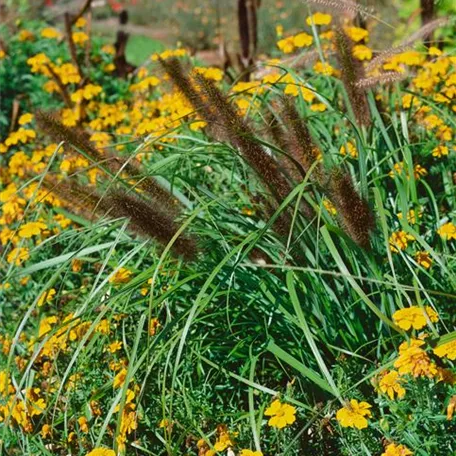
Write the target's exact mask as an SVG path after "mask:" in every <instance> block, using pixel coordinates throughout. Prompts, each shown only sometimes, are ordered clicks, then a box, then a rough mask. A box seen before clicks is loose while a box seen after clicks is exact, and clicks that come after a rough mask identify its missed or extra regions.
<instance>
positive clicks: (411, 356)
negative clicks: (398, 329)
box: [394, 339, 438, 378]
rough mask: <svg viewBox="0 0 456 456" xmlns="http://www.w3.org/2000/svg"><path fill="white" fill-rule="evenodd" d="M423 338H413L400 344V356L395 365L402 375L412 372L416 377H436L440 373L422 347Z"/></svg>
mask: <svg viewBox="0 0 456 456" xmlns="http://www.w3.org/2000/svg"><path fill="white" fill-rule="evenodd" d="M423 345H424V341H423V340H419V339H412V340H411V341H410V342H403V343H402V344H401V345H400V346H399V357H398V358H397V360H396V361H395V363H394V367H395V368H396V369H397V370H398V371H399V373H400V374H401V375H405V374H410V375H413V376H414V377H430V378H432V377H435V376H436V375H437V374H438V369H437V367H436V365H435V364H434V363H433V362H432V361H431V360H430V358H429V356H428V354H427V353H426V351H425V350H424V349H423V348H422V346H423Z"/></svg>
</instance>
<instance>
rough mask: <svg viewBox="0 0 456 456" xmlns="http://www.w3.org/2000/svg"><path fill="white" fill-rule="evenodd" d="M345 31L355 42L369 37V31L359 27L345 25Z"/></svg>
mask: <svg viewBox="0 0 456 456" xmlns="http://www.w3.org/2000/svg"><path fill="white" fill-rule="evenodd" d="M345 33H346V34H347V35H348V36H349V38H350V39H352V40H353V41H355V42H356V43H357V42H358V41H362V40H366V41H367V39H368V38H369V32H368V31H367V30H365V29H363V28H360V27H347V28H345Z"/></svg>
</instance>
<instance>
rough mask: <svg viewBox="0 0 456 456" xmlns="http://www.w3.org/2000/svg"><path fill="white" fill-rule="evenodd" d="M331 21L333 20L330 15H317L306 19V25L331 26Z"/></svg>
mask: <svg viewBox="0 0 456 456" xmlns="http://www.w3.org/2000/svg"><path fill="white" fill-rule="evenodd" d="M331 20H332V16H331V15H330V14H324V13H315V14H312V16H309V17H308V18H307V19H306V24H307V25H312V24H315V25H329V24H330V23H331Z"/></svg>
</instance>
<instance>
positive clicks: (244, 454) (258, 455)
mask: <svg viewBox="0 0 456 456" xmlns="http://www.w3.org/2000/svg"><path fill="white" fill-rule="evenodd" d="M239 456H263V453H262V452H261V451H252V450H241V454H240V455H239Z"/></svg>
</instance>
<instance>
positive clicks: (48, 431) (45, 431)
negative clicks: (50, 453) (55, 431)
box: [41, 424, 52, 439]
mask: <svg viewBox="0 0 456 456" xmlns="http://www.w3.org/2000/svg"><path fill="white" fill-rule="evenodd" d="M51 435H52V428H51V426H49V424H43V427H42V428H41V437H42V438H43V439H47V438H48V437H51Z"/></svg>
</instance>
